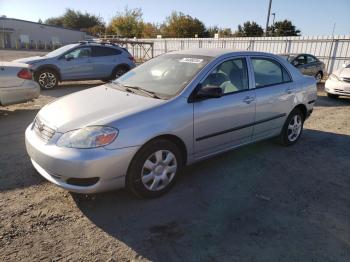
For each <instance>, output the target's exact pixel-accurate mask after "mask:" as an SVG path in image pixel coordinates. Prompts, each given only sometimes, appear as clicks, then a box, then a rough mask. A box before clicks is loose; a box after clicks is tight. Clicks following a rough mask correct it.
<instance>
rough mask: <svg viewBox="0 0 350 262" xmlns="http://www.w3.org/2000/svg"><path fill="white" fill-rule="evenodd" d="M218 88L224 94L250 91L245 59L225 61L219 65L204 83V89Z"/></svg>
mask: <svg viewBox="0 0 350 262" xmlns="http://www.w3.org/2000/svg"><path fill="white" fill-rule="evenodd" d="M209 86H216V87H220V88H221V89H222V93H223V94H229V93H235V92H238V91H242V90H247V89H249V85H248V70H247V63H246V59H245V58H237V59H232V60H228V61H225V62H223V63H221V64H220V65H218V66H217V67H216V68H215V69H214V70H213V71H212V72H211V73H210V74H209V75H208V76H207V78H206V79H205V80H204V81H203V82H202V87H209Z"/></svg>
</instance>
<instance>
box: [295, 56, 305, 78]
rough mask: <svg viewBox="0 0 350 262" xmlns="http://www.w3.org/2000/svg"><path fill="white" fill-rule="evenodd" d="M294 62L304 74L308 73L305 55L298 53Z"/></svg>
mask: <svg viewBox="0 0 350 262" xmlns="http://www.w3.org/2000/svg"><path fill="white" fill-rule="evenodd" d="M292 64H293V65H294V66H295V67H296V68H298V69H299V71H300V72H301V73H302V74H304V75H305V74H307V63H306V56H305V55H298V56H297V57H296V58H294V60H293V62H292Z"/></svg>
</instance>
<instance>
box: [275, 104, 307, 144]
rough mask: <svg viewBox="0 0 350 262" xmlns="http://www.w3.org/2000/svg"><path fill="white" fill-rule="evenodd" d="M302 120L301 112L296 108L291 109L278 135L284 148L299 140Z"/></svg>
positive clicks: (302, 124)
mask: <svg viewBox="0 0 350 262" xmlns="http://www.w3.org/2000/svg"><path fill="white" fill-rule="evenodd" d="M304 120H305V116H304V114H303V112H302V111H301V110H300V109H298V108H295V109H293V111H292V112H291V113H290V114H289V116H288V118H287V120H286V122H285V123H284V125H283V129H282V132H281V134H280V142H281V143H282V144H283V145H284V146H291V145H293V144H295V143H296V142H297V141H298V140H299V138H300V136H301V133H302V131H303V126H304Z"/></svg>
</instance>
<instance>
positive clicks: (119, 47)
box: [78, 41, 125, 50]
mask: <svg viewBox="0 0 350 262" xmlns="http://www.w3.org/2000/svg"><path fill="white" fill-rule="evenodd" d="M78 45H81V46H84V45H86V46H102V47H109V48H116V49H120V50H125V49H124V48H123V47H121V46H119V45H116V44H112V43H99V42H84V41H81V42H79V43H78Z"/></svg>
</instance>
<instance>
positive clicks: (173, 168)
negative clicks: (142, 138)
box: [127, 139, 183, 198]
mask: <svg viewBox="0 0 350 262" xmlns="http://www.w3.org/2000/svg"><path fill="white" fill-rule="evenodd" d="M182 165H183V160H182V157H181V152H180V150H179V148H178V147H177V146H176V145H175V144H173V143H172V142H170V141H168V140H164V139H160V140H155V141H152V142H150V143H148V144H146V145H145V146H144V147H142V148H141V149H140V151H139V152H138V153H137V154H136V156H135V157H134V159H133V161H132V162H131V164H130V167H129V170H128V174H127V187H128V188H129V189H130V190H131V191H132V192H133V193H134V194H135V195H137V196H139V197H143V198H153V197H158V196H160V195H162V194H164V193H166V192H167V191H169V190H170V189H171V188H172V187H173V186H174V184H175V181H176V178H177V175H178V173H179V171H180V170H181V168H182Z"/></svg>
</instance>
